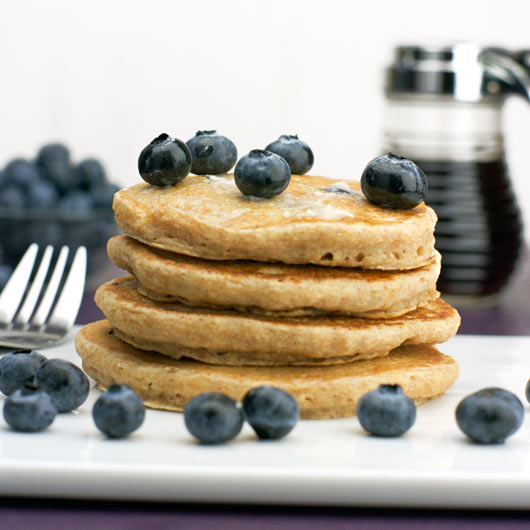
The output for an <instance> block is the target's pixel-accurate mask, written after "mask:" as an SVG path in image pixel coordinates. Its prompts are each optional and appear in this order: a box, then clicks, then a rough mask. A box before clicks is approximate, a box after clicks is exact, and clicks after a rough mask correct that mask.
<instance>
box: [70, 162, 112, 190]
mask: <svg viewBox="0 0 530 530" xmlns="http://www.w3.org/2000/svg"><path fill="white" fill-rule="evenodd" d="M75 172H76V173H77V176H78V185H79V188H81V189H82V190H91V189H93V188H96V187H98V186H103V185H104V184H106V182H107V177H106V175H105V169H104V168H103V165H102V164H101V162H100V161H99V160H96V159H95V158H87V159H86V160H83V161H81V162H79V164H77V166H76V167H75Z"/></svg>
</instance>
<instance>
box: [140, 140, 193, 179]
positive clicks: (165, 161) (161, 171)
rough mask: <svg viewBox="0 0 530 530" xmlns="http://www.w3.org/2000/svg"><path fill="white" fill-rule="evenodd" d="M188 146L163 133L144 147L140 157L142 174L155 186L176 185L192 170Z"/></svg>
mask: <svg viewBox="0 0 530 530" xmlns="http://www.w3.org/2000/svg"><path fill="white" fill-rule="evenodd" d="M191 160H192V159H191V152H190V150H189V148H188V146H187V145H186V144H185V143H184V142H182V141H181V140H178V139H177V138H172V137H171V136H169V135H167V134H165V133H163V134H161V135H160V136H158V137H157V138H155V139H154V140H153V141H152V142H151V143H150V144H149V145H148V146H146V147H144V149H143V150H142V152H141V153H140V157H139V158H138V170H139V172H140V176H141V177H142V178H143V179H144V180H145V181H146V182H148V183H149V184H153V185H154V186H174V185H175V184H178V183H179V182H180V181H182V180H184V178H186V176H187V175H188V174H189V172H190V170H191Z"/></svg>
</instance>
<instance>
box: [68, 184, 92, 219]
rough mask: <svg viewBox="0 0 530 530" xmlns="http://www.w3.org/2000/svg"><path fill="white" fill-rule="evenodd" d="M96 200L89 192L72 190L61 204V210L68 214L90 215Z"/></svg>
mask: <svg viewBox="0 0 530 530" xmlns="http://www.w3.org/2000/svg"><path fill="white" fill-rule="evenodd" d="M93 205H94V199H93V198H92V195H90V193H89V192H88V191H82V190H72V191H70V192H68V193H67V194H66V195H65V196H64V197H62V198H61V201H60V202H59V208H60V210H61V211H63V212H68V213H79V214H83V213H88V212H90V211H91V210H92V206H93Z"/></svg>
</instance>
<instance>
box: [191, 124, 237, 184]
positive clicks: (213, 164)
mask: <svg viewBox="0 0 530 530" xmlns="http://www.w3.org/2000/svg"><path fill="white" fill-rule="evenodd" d="M186 144H187V146H188V147H189V148H190V151H191V158H192V164H191V171H192V172H193V173H195V174H196V175H221V174H222V173H228V172H229V171H230V170H231V169H232V168H233V167H234V164H235V163H236V160H237V149H236V146H235V145H234V143H233V142H232V141H231V140H229V139H228V138H227V137H226V136H221V135H220V134H217V131H197V133H196V134H195V136H194V137H193V138H191V139H190V140H188V141H187V142H186Z"/></svg>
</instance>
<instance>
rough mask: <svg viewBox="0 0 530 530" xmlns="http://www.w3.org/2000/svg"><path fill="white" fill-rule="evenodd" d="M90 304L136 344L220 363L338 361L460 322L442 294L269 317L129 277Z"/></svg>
mask: <svg viewBox="0 0 530 530" xmlns="http://www.w3.org/2000/svg"><path fill="white" fill-rule="evenodd" d="M96 303H97V304H98V306H99V307H100V309H101V310H102V311H103V313H104V314H105V316H106V318H107V320H109V322H110V323H111V325H112V326H113V327H115V328H117V330H119V332H120V333H121V335H120V336H121V337H122V338H123V339H125V340H130V342H132V343H133V344H135V345H136V346H138V347H140V348H144V349H155V350H158V351H159V352H161V353H164V354H166V355H168V356H170V357H174V358H179V357H182V356H189V357H193V358H195V359H198V360H201V361H204V362H210V363H217V364H226V365H240V364H245V365H246V364H249V365H285V364H298V365H303V364H312V363H315V362H318V363H324V362H326V361H327V362H328V363H332V364H336V363H339V362H348V361H351V360H353V359H367V358H373V357H378V356H383V355H386V354H387V353H388V352H389V351H390V350H392V349H394V348H396V347H398V346H400V345H401V344H403V343H407V344H434V343H439V342H444V341H446V340H447V339H449V338H450V337H452V336H453V335H455V333H456V331H457V329H458V326H459V324H460V317H459V315H458V313H457V312H456V310H455V309H453V308H452V307H451V306H449V305H448V304H446V303H445V302H443V301H442V300H441V299H437V300H435V301H434V302H431V303H429V304H428V305H426V306H425V307H423V308H420V309H417V310H416V311H412V312H410V313H407V314H405V315H402V316H400V317H396V318H391V319H363V318H354V317H345V316H336V315H327V316H319V317H299V318H273V317H259V316H254V315H246V314H242V313H238V312H236V311H233V310H215V311H212V310H209V309H204V308H192V307H189V306H185V305H182V304H170V303H162V302H156V301H153V300H150V299H148V298H146V297H144V296H142V295H140V294H139V293H138V290H137V281H136V280H135V279H134V278H133V277H131V276H126V277H123V278H118V279H116V280H113V281H111V282H107V283H106V284H103V285H102V286H101V287H100V288H99V289H98V290H97V292H96Z"/></svg>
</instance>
